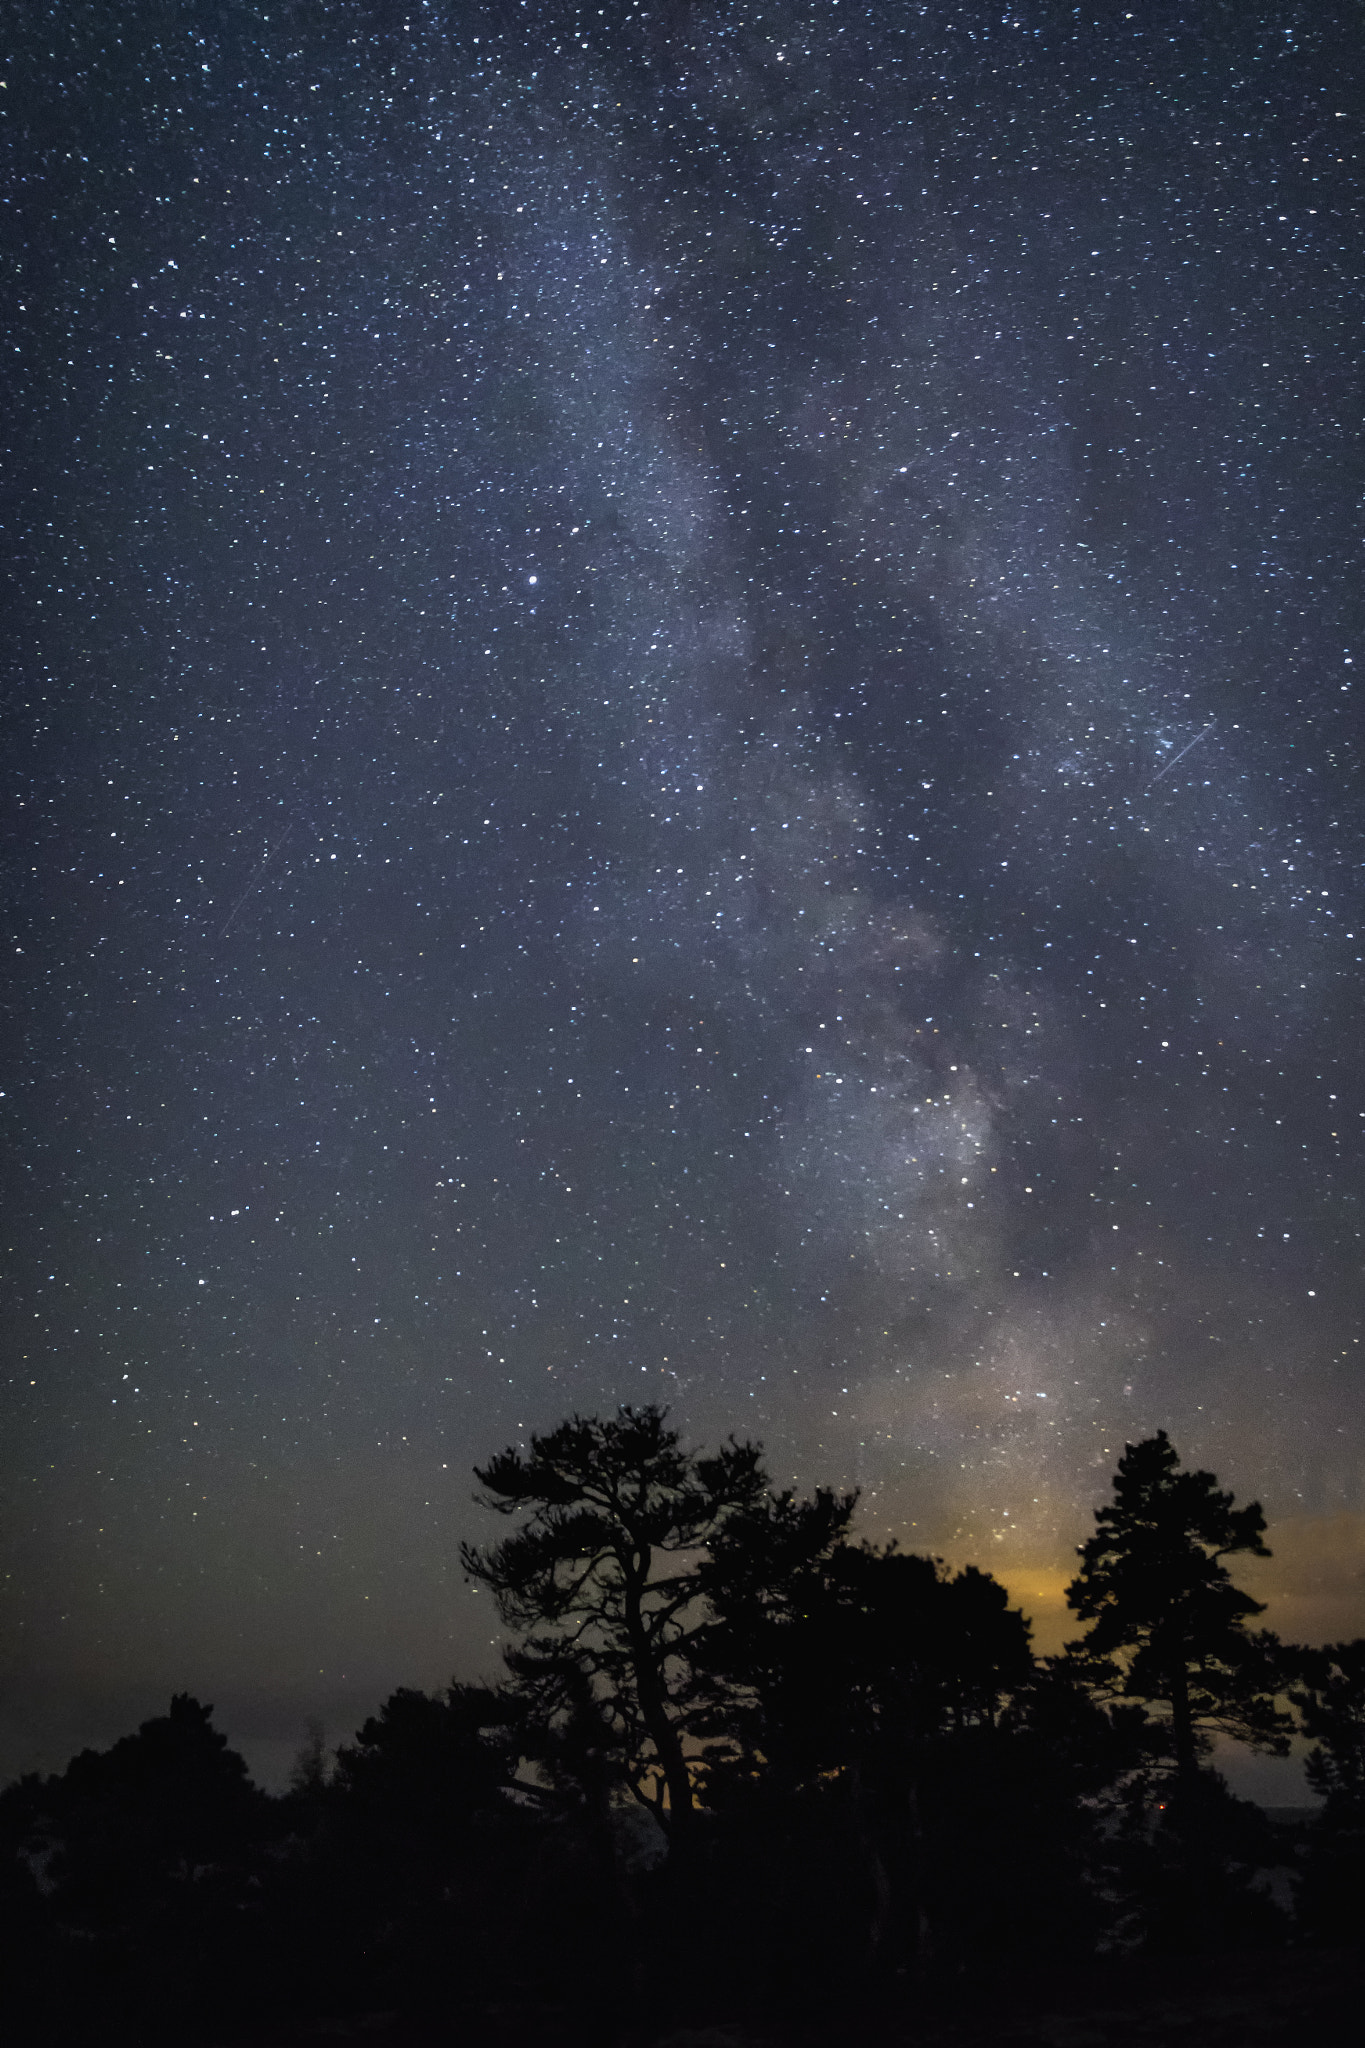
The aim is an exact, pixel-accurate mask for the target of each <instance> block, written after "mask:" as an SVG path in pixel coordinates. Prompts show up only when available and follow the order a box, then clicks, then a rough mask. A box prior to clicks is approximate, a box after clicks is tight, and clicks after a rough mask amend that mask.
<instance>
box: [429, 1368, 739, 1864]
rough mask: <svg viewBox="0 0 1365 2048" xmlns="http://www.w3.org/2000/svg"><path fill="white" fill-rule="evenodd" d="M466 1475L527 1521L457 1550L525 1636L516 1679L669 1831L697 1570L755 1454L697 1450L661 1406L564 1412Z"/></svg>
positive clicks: (492, 1500) (684, 1732)
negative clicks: (597, 1752) (491, 1540)
mask: <svg viewBox="0 0 1365 2048" xmlns="http://www.w3.org/2000/svg"><path fill="white" fill-rule="evenodd" d="M475 1477H476V1478H477V1479H478V1481H479V1483H480V1485H481V1487H482V1488H483V1501H484V1505H486V1506H488V1507H491V1508H493V1509H494V1510H495V1511H496V1512H497V1513H499V1514H504V1515H514V1514H518V1513H522V1514H525V1515H526V1516H527V1518H528V1519H527V1520H526V1522H525V1523H524V1524H523V1526H522V1527H521V1528H519V1529H518V1530H517V1531H516V1532H515V1534H513V1535H511V1536H509V1537H507V1538H506V1540H505V1541H504V1542H502V1543H499V1544H496V1545H494V1546H492V1547H491V1548H489V1549H481V1548H476V1547H474V1546H472V1545H468V1544H466V1545H464V1546H463V1548H462V1551H461V1556H462V1559H463V1562H464V1566H465V1570H466V1571H467V1572H468V1574H469V1576H470V1577H471V1578H472V1579H473V1580H475V1581H476V1582H477V1583H478V1584H481V1585H485V1586H487V1587H488V1588H489V1589H490V1591H491V1592H492V1594H493V1596H494V1598H495V1599H496V1601H497V1603H498V1611H499V1614H500V1615H501V1617H502V1619H503V1621H504V1623H505V1624H506V1625H507V1626H508V1627H509V1628H512V1629H514V1630H515V1631H516V1632H517V1633H518V1635H519V1636H520V1637H521V1641H520V1643H519V1644H517V1645H516V1646H515V1647H514V1648H513V1649H512V1650H511V1651H509V1652H508V1657H507V1662H508V1665H509V1668H510V1670H511V1672H512V1674H513V1678H514V1680H515V1681H516V1683H517V1684H518V1685H519V1686H520V1687H521V1689H522V1690H523V1692H525V1693H528V1694H531V1695H534V1696H536V1697H538V1699H539V1701H540V1702H541V1704H542V1707H543V1710H544V1712H545V1717H546V1719H547V1720H548V1721H550V1722H551V1723H557V1722H565V1723H572V1726H573V1728H574V1731H575V1734H576V1738H577V1740H578V1741H579V1742H580V1743H581V1741H582V1740H583V1739H584V1734H583V1731H584V1729H585V1727H586V1725H587V1723H588V1722H592V1723H593V1724H594V1732H600V1738H601V1743H602V1744H603V1745H605V1746H606V1747H607V1749H608V1750H609V1751H611V1752H613V1760H614V1763H615V1767H616V1768H617V1769H619V1771H620V1772H621V1774H622V1775H623V1777H624V1779H625V1781H626V1782H627V1783H628V1784H629V1786H630V1788H631V1789H632V1791H634V1793H635V1794H636V1796H637V1797H638V1798H640V1799H642V1800H644V1801H645V1802H646V1803H652V1804H653V1805H654V1806H655V1808H656V1811H657V1812H658V1814H659V1817H660V1819H661V1820H662V1821H663V1822H664V1823H665V1825H666V1826H668V1827H669V1828H670V1830H671V1831H672V1832H673V1834H674V1835H675V1836H676V1835H677V1834H678V1833H679V1832H680V1831H681V1830H682V1829H683V1828H685V1826H686V1823H687V1821H688V1820H689V1818H690V1816H691V1815H692V1812H693V1810H694V1803H695V1802H694V1792H693V1784H692V1775H691V1771H690V1769H689V1763H688V1755H687V1749H686V1746H685V1743H686V1738H687V1736H688V1734H689V1733H690V1732H691V1730H692V1727H693V1724H694V1722H695V1721H696V1720H697V1719H698V1717H699V1715H700V1712H701V1708H702V1704H703V1693H704V1685H703V1682H702V1679H701V1677H700V1674H699V1673H698V1671H697V1669H696V1668H695V1665H694V1661H693V1657H692V1651H693V1647H694V1639H695V1638H696V1637H697V1635H698V1633H699V1631H700V1630H701V1629H702V1628H703V1627H704V1625H705V1620H706V1615H705V1609H704V1605H703V1603H702V1602H701V1600H700V1599H699V1585H698V1576H697V1570H698V1563H699V1559H700V1555H701V1553H703V1552H704V1551H705V1549H706V1547H707V1546H708V1545H709V1544H711V1543H712V1542H713V1541H714V1540H715V1538H716V1536H717V1535H718V1533H719V1531H720V1530H721V1529H722V1528H723V1526H724V1524H725V1522H726V1520H727V1519H728V1518H729V1517H730V1516H731V1515H733V1514H734V1513H735V1512H736V1511H737V1510H739V1509H741V1508H744V1507H747V1506H750V1505H751V1504H752V1503H754V1502H755V1501H756V1500H757V1499H759V1498H760V1497H761V1495H762V1494H763V1492H764V1488H765V1484H766V1482H765V1478H764V1474H763V1471H762V1468H761V1466H760V1464H759V1452H758V1450H757V1448H756V1447H755V1446H754V1445H752V1444H738V1443H735V1442H733V1441H732V1442H731V1443H730V1444H728V1445H726V1446H724V1447H723V1448H722V1449H721V1450H720V1451H719V1452H718V1453H717V1454H716V1456H715V1457H712V1458H706V1457H699V1456H696V1455H693V1454H690V1453H688V1452H685V1451H683V1450H682V1449H681V1448H680V1438H679V1434H678V1432H677V1431H676V1430H674V1429H670V1428H669V1427H668V1424H667V1418H666V1412H665V1411H664V1410H663V1409H661V1408H658V1407H655V1406H650V1407H647V1408H640V1409H635V1408H630V1407H623V1408H621V1409H619V1410H618V1411H617V1413H616V1415H615V1416H614V1417H612V1418H610V1419H608V1420H605V1421H603V1420H599V1419H597V1418H594V1417H588V1418H585V1417H581V1416H574V1417H573V1418H572V1419H571V1420H570V1421H568V1422H564V1423H561V1424H560V1425H559V1427H558V1428H557V1429H554V1430H551V1431H550V1432H549V1433H548V1434H547V1435H544V1436H532V1438H531V1444H530V1449H529V1450H527V1451H522V1450H519V1449H517V1448H515V1447H511V1448H509V1449H507V1450H505V1451H503V1452H501V1453H500V1454H499V1456H497V1457H496V1458H493V1459H492V1460H490V1462H489V1463H488V1464H487V1465H486V1466H483V1467H482V1468H477V1469H476V1472H475ZM589 1746H591V1744H590V1745H589Z"/></svg>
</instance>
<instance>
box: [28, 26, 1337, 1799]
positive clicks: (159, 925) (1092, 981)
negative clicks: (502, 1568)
mask: <svg viewBox="0 0 1365 2048" xmlns="http://www.w3.org/2000/svg"><path fill="white" fill-rule="evenodd" d="M1359 24H1360V17H1359V11H1358V9H1357V8H1355V7H1351V6H1343V7H1336V6H1333V5H1330V4H1317V0H1315V4H1312V5H1308V4H1298V5H1286V6H1283V7H1277V8H1271V7H1266V6H1262V5H1259V4H1250V0H1228V4H1211V0H1210V4H1201V0H1191V4H1187V5H1172V4H1170V0H1152V4H1144V5H1143V6H1142V7H1140V8H1139V7H1137V6H1136V5H1135V6H1134V8H1133V9H1132V11H1125V10H1124V9H1123V7H1122V6H1121V5H1119V6H1114V7H1109V6H1104V7H1099V6H1097V7H1093V8H1089V9H1079V8H1074V7H1072V6H1070V5H1061V4H1058V0H1029V4H1025V5H1020V6H1018V7H1011V6H1003V7H1002V5H999V4H997V5H996V6H994V7H991V8H987V7H983V6H980V5H974V4H966V5H962V6H952V5H943V6H937V5H934V6H929V5H914V4H891V0H874V4H871V5H869V4H865V0H864V4H856V5H855V4H852V0H822V4H819V5H815V4H807V5H800V4H796V0H789V4H774V5H762V4H741V0H733V4H713V0H696V4H681V0H666V4H654V0H649V4H644V0H642V4H633V0H612V4H609V5H605V6H603V7H600V8H598V7H594V6H582V7H574V6H571V5H567V4H556V0H529V4H528V0H522V4H519V5H518V4H514V0H505V4H486V5H479V4H477V0H460V4H459V5H450V6H446V7H439V6H436V5H425V4H416V0H415V4H413V5H412V6H410V7H407V8H404V7H403V6H400V5H397V4H389V0H383V4H381V0H328V4H326V5H322V4H315V0H282V4H275V5H267V6H264V7H262V6H256V5H245V4H241V0H214V4H203V0H180V4H175V0H170V4H165V5H157V6H152V5H149V4H134V5H130V6H128V7H122V8H110V7H108V6H107V5H106V4H104V0H70V4H62V5H56V6H52V7H50V8H37V7H35V8H32V9H30V10H26V12H25V14H24V16H23V19H22V20H21V21H20V22H19V24H18V27H17V30H16V33H15V37H14V40H13V42H12V45H11V48H10V51H9V54H8V55H7V57H6V58H5V60H4V64H3V67H2V68H0V85H2V89H0V114H2V115H3V130H4V138H5V148H6V151H7V157H6V169H5V174H4V177H3V180H0V185H2V186H3V193H4V202H5V208H6V212H7V214H8V222H7V232H6V236H5V240H6V243H7V246H8V248H9V250H10V251H11V262H10V278H9V284H8V288H7V291H6V294H5V299H4V312H3V322H4V327H5V335H4V344H3V360H4V363H5V365H6V379H5V382H6V387H7V398H6V403H5V405H4V407H3V410H2V412H0V439H3V442H4V444H5V451H6V456H7V460H6V463H5V476H6V479H7V481H6V482H5V484H4V487H3V490H4V495H3V501H2V502H3V518H4V526H5V537H4V549H3V557H4V561H3V569H4V576H5V591H6V615H7V620H8V630H7V633H6V637H5V642H4V650H3V663H4V744H3V760H4V772H5V799H4V805H3V835H4V837H3V847H4V874H5V890H4V909H5V919H4V937H5V941H6V945H7V951H8V958H9V963H10V969H9V974H8V977H7V987H6V1006H7V1014H8V1019H9V1028H8V1030H7V1033H6V1038H7V1043H8V1052H7V1055H6V1059H5V1064H4V1077H3V1086H4V1091H5V1092H4V1099H3V1101H0V1109H2V1110H3V1111H4V1113H5V1119H6V1122H5V1132H6V1139H5V1151H4V1160H5V1166H4V1171H5V1179H6V1195H5V1202H4V1225H5V1228H4V1234H3V1242H4V1246H5V1281H4V1290H3V1308H2V1310H0V1313H3V1321H4V1340H5V1348H4V1375H3V1386H0V1401H2V1402H3V1411H2V1413H3V1420H2V1421H0V1447H2V1454H3V1462H4V1486H3V1550H4V1557H3V1578H2V1579H0V1585H2V1586H3V1594H4V1602H3V1604H4V1610H5V1613H6V1619H5V1622H4V1625H3V1629H2V1630H0V1642H2V1643H3V1646H4V1647H3V1649H2V1650H0V1679H3V1691H4V1697H5V1701H6V1704H5V1706H4V1709H3V1713H0V1773H3V1774H4V1775H10V1774H12V1773H13V1772H15V1771H17V1770H20V1769H23V1768H27V1767H31V1766H34V1765H43V1766H54V1765H59V1764H60V1763H61V1762H62V1761H64V1759H65V1757H66V1756H67V1755H69V1754H70V1753H71V1750H72V1748H73V1747H75V1746H76V1745H77V1744H78V1743H81V1742H86V1741H107V1740H109V1739H112V1737H114V1736H115V1735H117V1734H119V1733H122V1732H124V1730H125V1729H126V1728H128V1727H130V1726H132V1725H133V1724H134V1723H135V1722H136V1721H137V1720H138V1719H139V1718H141V1717H142V1716H144V1715H146V1714H148V1713H152V1712H156V1711H163V1710H164V1702H165V1698H166V1696H167V1694H168V1692H169V1691H170V1690H171V1689H172V1688H180V1687H188V1688H190V1689H191V1690H194V1691H196V1692H197V1693H199V1695H200V1696H201V1697H204V1698H206V1699H212V1700H214V1701H215V1702H216V1703H217V1706H218V1710H219V1719H220V1721H221V1722H222V1724H223V1725H224V1726H225V1727H226V1728H227V1730H228V1732H229V1734H230V1735H231V1736H232V1737H233V1739H234V1740H235V1741H237V1742H238V1743H239V1744H240V1745H241V1746H242V1747H243V1748H244V1749H245V1751H246V1753H247V1754H248V1756H249V1758H251V1759H252V1761H253V1763H254V1764H255V1765H256V1766H257V1767H258V1768H260V1769H262V1770H263V1771H265V1773H266V1775H267V1776H269V1774H270V1771H271V1770H275V1771H276V1772H277V1773H278V1769H279V1768H280V1767H281V1760H283V1761H287V1758H288V1755H289V1754H290V1752H291V1751H292V1750H293V1749H294V1748H295V1747H296V1746H297V1744H298V1742H299V1740H300V1739H301V1735H302V1727H303V1721H304V1717H305V1716H306V1715H308V1714H319V1715H321V1716H322V1717H323V1718H324V1719H325V1721H326V1724H327V1727H328V1731H329V1734H331V1735H332V1736H333V1737H336V1736H341V1735H345V1734H347V1733H348V1732H349V1730H350V1729H351V1728H353V1727H354V1726H355V1725H356V1722H357V1719H358V1717H359V1716H360V1715H363V1714H364V1713H366V1712H368V1711H371V1710H372V1709H373V1707H374V1706H375V1705H376V1704H377V1702H378V1700H379V1699H380V1698H382V1697H383V1696H384V1694H385V1693H386V1692H387V1691H388V1690H390V1689H391V1688H392V1687H393V1686H394V1685H397V1684H400V1683H418V1684H435V1683H438V1682H440V1681H443V1680H444V1679H446V1678H447V1677H448V1676H449V1675H450V1673H451V1672H452V1670H455V1671H459V1672H460V1673H461V1674H462V1675H465V1676H472V1675H473V1674H474V1673H475V1672H476V1671H479V1670H484V1669H488V1668H490V1667H491V1666H492V1664H493V1663H494V1661H495V1653H494V1650H493V1647H492V1642H493V1638H494V1635H495V1630H494V1629H493V1628H492V1627H491V1626H490V1613H489V1609H488V1602H487V1598H486V1596H475V1595H474V1594H473V1593H472V1592H471V1591H470V1590H469V1589H468V1588H466V1586H465V1585H464V1582H463V1579H462V1576H461V1573H460V1569H459V1564H458V1558H457V1555H456V1550H457V1544H458V1541H459V1539H460V1537H461V1536H464V1535H474V1536H482V1535H486V1534H487V1533H488V1531H487V1529H486V1527H485V1520H484V1518H482V1517H481V1516H480V1514H479V1511H478V1510H477V1509H476V1508H475V1507H474V1506H473V1504H472V1498H471V1496H472V1487H473V1482H472V1477H471V1469H470V1468H471V1466H472V1464H473V1463H474V1461H475V1460H476V1459H481V1458H483V1457H486V1456H487V1455H488V1454H489V1453H490V1452H492V1451H493V1450H495V1449H497V1448H499V1447H501V1446H502V1445H503V1444H504V1443H507V1442H509V1441H516V1440H519V1439H520V1440H524V1439H525V1436H526V1434H527V1433H528V1432H529V1431H531V1430H533V1429H535V1428H538V1427H544V1426H547V1425H549V1424H552V1423H553V1422H555V1421H556V1420H558V1419H559V1418H560V1417H562V1416H563V1415H565V1414H567V1413H569V1412H570V1411H572V1410H575V1409H576V1410H578V1411H580V1412H601V1411H604V1410H610V1409H611V1408H612V1407H614V1405H615V1404H616V1403H617V1402H620V1401H644V1400H657V1401H662V1402H666V1403H667V1404H669V1405H670V1407H671V1409H672V1412H673V1415H674V1418H675V1419H676V1420H677V1421H678V1422H679V1424H680V1425H681V1426H682V1427H683V1429H684V1431H685V1433H686V1435H687V1436H688V1439H689V1440H690V1441H696V1442H714V1441H715V1440H716V1439H717V1438H719V1437H721V1436H723V1435H725V1434H727V1433H728V1432H730V1431H732V1430H734V1431H736V1432H738V1433H740V1434H741V1435H753V1436H758V1437H760V1438H761V1439H762V1440H763V1441H764V1442H765V1444H766V1445H767V1447H768V1451H769V1457H770V1465H771V1469H772V1471H773V1473H774V1476H775V1477H776V1478H777V1479H778V1480H780V1481H781V1482H783V1483H795V1484H797V1485H799V1486H811V1485H814V1484H817V1483H821V1482H825V1483H836V1484H839V1485H844V1486H852V1485H857V1486H859V1487H861V1488H862V1490H863V1494H862V1509H861V1521H860V1526H861V1528H862V1529H863V1531H864V1532H865V1533H867V1534H868V1535H870V1536H873V1537H875V1538H877V1539H879V1540H881V1539H884V1538H886V1537H889V1536H891V1535H895V1536H897V1537H898V1538H899V1539H900V1540H901V1541H902V1542H903V1543H905V1544H907V1545H909V1546H910V1547H913V1548H919V1549H925V1548H933V1549H936V1550H938V1551H941V1552H942V1553H943V1554H944V1555H946V1556H948V1557H950V1558H951V1559H953V1560H954V1561H956V1562H965V1561H966V1560H968V1559H975V1560H977V1561H978V1562H980V1563H982V1564H984V1565H986V1566H988V1567H989V1568H991V1569H994V1570H995V1571H996V1572H998V1573H999V1574H1000V1575H1001V1576H1002V1577H1003V1578H1004V1579H1005V1581H1006V1583H1007V1584H1008V1585H1009V1586H1010V1587H1011V1589H1012V1591H1013V1592H1014V1593H1015V1595H1016V1597H1018V1598H1019V1599H1021V1600H1022V1601H1023V1603H1024V1605H1025V1607H1026V1609H1027V1610H1028V1611H1029V1612H1030V1613H1031V1614H1033V1615H1034V1617H1035V1619H1036V1620H1037V1622H1038V1626H1039V1637H1040V1640H1042V1641H1043V1642H1044V1643H1045V1645H1046V1646H1053V1645H1055V1644H1056V1643H1057V1642H1059V1641H1060V1639H1061V1636H1062V1635H1063V1634H1064V1633H1065V1626H1064V1620H1063V1618H1062V1610H1061V1605H1060V1588H1061V1585H1062V1583H1063V1582H1064V1579H1065V1578H1066V1576H1068V1575H1069V1574H1068V1570H1067V1567H1068V1560H1069V1558H1070V1556H1071V1554H1072V1550H1073V1547H1074V1545H1075V1544H1076V1543H1078V1542H1079V1541H1081V1540H1082V1539H1083V1537H1084V1535H1085V1533H1086V1531H1087V1529H1088V1527H1089V1509H1090V1507H1091V1506H1092V1505H1093V1504H1094V1503H1095V1502H1096V1501H1097V1500H1098V1499H1100V1498H1102V1497H1103V1495H1104V1493H1105V1492H1106V1491H1107V1486H1108V1479H1109V1474H1110V1473H1111V1471H1112V1469H1113V1465H1114V1463H1115V1460H1116V1458H1117V1456H1118V1455H1119V1453H1120V1451H1121V1449H1122V1446H1123V1443H1124V1441H1125V1439H1128V1438H1136V1437H1138V1436H1141V1435H1145V1434H1147V1433H1149V1432H1150V1431H1151V1430H1153V1429H1155V1428H1157V1427H1159V1426H1165V1427H1167V1428H1168V1429H1169V1430H1170V1431H1171V1432H1172V1435H1173V1437H1174V1439H1175V1442H1176V1444H1177V1447H1178V1448H1179V1449H1180V1451H1181V1452H1182V1454H1184V1455H1185V1456H1186V1457H1187V1458H1189V1459H1191V1460H1192V1461H1197V1462H1200V1463H1203V1464H1206V1465H1209V1466H1212V1468H1213V1469H1214V1470H1216V1471H1217V1472H1218V1473H1219V1474H1220V1476H1221V1477H1222V1478H1223V1480H1224V1481H1225V1483H1228V1484H1231V1485H1232V1486H1234V1487H1235V1488H1236V1490H1237V1492H1238V1495H1239V1498H1243V1499H1245V1498H1246V1497H1248V1496H1250V1495H1258V1496H1259V1497H1260V1498H1261V1499H1262V1500H1263V1501H1264V1503H1265V1506H1266V1509H1267V1513H1268V1514H1269V1516H1270V1518H1271V1522H1272V1540H1274V1541H1275V1543H1276V1546H1277V1551H1276V1559H1275V1561H1274V1563H1273V1564H1271V1565H1265V1566H1260V1567H1257V1568H1256V1571H1255V1573H1254V1574H1251V1573H1249V1574H1247V1580H1248V1583H1252V1584H1254V1585H1256V1586H1257V1587H1258V1588H1260V1589H1261V1590H1263V1591H1264V1592H1266V1593H1268V1594H1269V1595H1270V1596H1271V1602H1272V1604H1271V1612H1270V1615H1269V1616H1268V1619H1269V1620H1270V1621H1271V1622H1272V1623H1274V1624H1276V1625H1278V1626H1279V1627H1281V1628H1282V1629H1283V1630H1284V1631H1285V1632H1286V1633H1288V1634H1291V1635H1293V1634H1302V1635H1306V1636H1310V1637H1311V1636H1313V1635H1316V1636H1317V1637H1318V1638H1319V1639H1321V1638H1322V1637H1324V1636H1331V1635H1334V1634H1335V1635H1342V1634H1358V1633H1360V1632H1361V1631H1362V1629H1365V1462H1363V1456H1365V1399H1362V1350H1361V1337H1362V1334H1365V1332H1362V1295H1361V1288H1360V1274H1361V1235H1360V1233H1361V1228H1362V1209H1361V1193H1362V1178H1363V1177H1362V1133H1365V1089H1363V1088H1362V1082H1361V1070H1360V1069H1361V1063H1360V994H1361V956H1362V952H1365V946H1362V944H1361V939H1362V936H1365V934H1363V933H1362V931H1361V928H1360V925H1359V922H1358V920H1359V919H1360V918H1361V916H1362V915H1365V906H1362V903H1361V874H1362V836H1363V835H1362V822H1363V821H1362V808H1363V807H1362V795H1361V782H1360V776H1359V755H1360V740H1361V716H1360V710H1359V699H1358V689H1359V677H1360V672H1361V664H1362V656H1361V653H1360V649H1361V646H1362V643H1363V642H1365V632H1363V631H1362V620H1361V610H1362V589H1363V588H1365V585H1362V579H1361V560H1360V542H1361V495H1362V480H1363V479H1362V471H1363V470H1365V460H1363V459H1362V453H1361V441H1360V420H1361V413H1362V391H1361V377H1360V336H1361V323H1362V312H1363V311H1365V305H1363V298H1365V295H1363V294H1362V288H1361V272H1362V257H1361V237H1360V226H1361V215H1360V191H1361V181H1360V163H1359V148H1360V142H1359V123H1358V118H1357V116H1358V109H1359V106H1360V104H1361V100H1360V97H1359V94H1358V87H1359V83H1360V81H1359V79H1358V78H1357V79H1356V80H1355V83H1354V84H1353V83H1352V79H1351V75H1350V74H1351V70H1352V67H1353V65H1358V63H1359V51H1360V44H1359Z"/></svg>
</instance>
